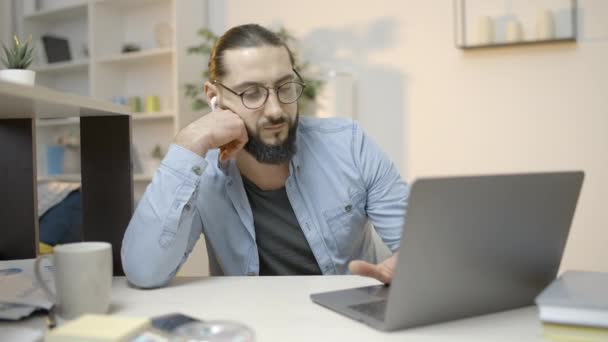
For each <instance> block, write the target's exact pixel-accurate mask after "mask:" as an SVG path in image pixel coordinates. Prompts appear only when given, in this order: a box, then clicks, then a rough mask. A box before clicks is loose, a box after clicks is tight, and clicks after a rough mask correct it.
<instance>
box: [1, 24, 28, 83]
mask: <svg viewBox="0 0 608 342" xmlns="http://www.w3.org/2000/svg"><path fill="white" fill-rule="evenodd" d="M13 38H14V42H13V46H12V47H11V48H7V47H6V46H5V45H4V44H2V47H3V49H4V57H2V58H1V60H2V64H4V66H5V67H6V68H7V69H4V70H0V81H7V82H14V83H20V84H25V85H34V83H35V81H36V73H35V72H34V71H32V70H27V68H28V67H29V66H30V64H32V59H33V57H32V53H33V51H34V48H33V47H32V46H31V42H32V37H31V36H30V37H29V38H28V39H27V40H26V41H25V42H21V41H19V38H17V36H14V37H13Z"/></svg>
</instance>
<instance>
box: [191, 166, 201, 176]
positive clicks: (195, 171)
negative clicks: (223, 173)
mask: <svg viewBox="0 0 608 342" xmlns="http://www.w3.org/2000/svg"><path fill="white" fill-rule="evenodd" d="M192 172H194V173H195V174H196V175H197V176H200V175H201V174H202V173H203V170H201V167H200V166H198V165H195V166H193V167H192Z"/></svg>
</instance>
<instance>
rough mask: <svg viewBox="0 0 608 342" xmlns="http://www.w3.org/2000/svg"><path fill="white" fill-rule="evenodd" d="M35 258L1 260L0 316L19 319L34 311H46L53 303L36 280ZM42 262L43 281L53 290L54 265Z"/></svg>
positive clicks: (1, 317) (7, 318)
mask: <svg viewBox="0 0 608 342" xmlns="http://www.w3.org/2000/svg"><path fill="white" fill-rule="evenodd" d="M35 261H36V259H24V260H10V261H0V319H5V320H18V319H21V318H23V317H27V316H29V315H30V314H31V313H32V312H34V311H36V310H39V309H45V310H49V309H50V308H51V307H52V306H53V302H51V301H50V300H49V298H47V296H46V294H45V293H44V292H43V290H42V288H41V287H40V284H39V283H38V282H37V281H36V277H35V276H34V262H35ZM42 264H43V266H42V272H41V273H42V278H43V281H44V282H45V283H46V284H47V287H49V288H51V290H53V291H54V285H55V282H54V278H53V266H52V265H51V264H50V263H49V262H46V261H43V263H42Z"/></svg>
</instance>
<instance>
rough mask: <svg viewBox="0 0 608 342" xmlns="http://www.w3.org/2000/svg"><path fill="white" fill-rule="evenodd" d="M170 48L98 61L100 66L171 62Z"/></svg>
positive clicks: (148, 50) (171, 53)
mask: <svg viewBox="0 0 608 342" xmlns="http://www.w3.org/2000/svg"><path fill="white" fill-rule="evenodd" d="M172 55H173V49H172V48H155V49H147V50H142V51H137V52H127V53H121V54H118V55H114V56H109V57H103V58H100V59H99V60H98V62H99V63H102V64H115V65H129V64H137V63H142V62H162V61H171V57H172Z"/></svg>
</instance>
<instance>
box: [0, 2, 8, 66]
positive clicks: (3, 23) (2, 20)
mask: <svg viewBox="0 0 608 342" xmlns="http://www.w3.org/2000/svg"><path fill="white" fill-rule="evenodd" d="M10 33H11V2H10V1H6V0H4V1H0V43H4V44H8V41H9V39H10V38H9V37H10ZM0 68H4V66H0Z"/></svg>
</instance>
